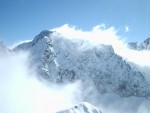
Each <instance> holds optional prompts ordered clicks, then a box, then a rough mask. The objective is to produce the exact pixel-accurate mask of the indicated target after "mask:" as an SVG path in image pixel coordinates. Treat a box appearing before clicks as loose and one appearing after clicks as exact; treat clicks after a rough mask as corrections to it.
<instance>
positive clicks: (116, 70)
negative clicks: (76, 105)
mask: <svg viewBox="0 0 150 113" xmlns="http://www.w3.org/2000/svg"><path fill="white" fill-rule="evenodd" d="M19 50H25V51H30V52H31V58H32V59H33V62H32V63H33V64H36V65H37V71H38V73H39V74H40V75H41V77H42V78H45V79H47V80H49V81H53V82H57V83H66V82H73V81H76V80H81V81H82V82H83V84H84V85H85V86H86V84H91V85H93V86H94V87H95V88H96V89H97V90H98V91H99V93H106V92H109V93H115V94H119V95H120V96H126V97H127V96H139V97H145V96H150V84H149V83H148V82H147V81H146V79H145V78H144V76H143V75H142V74H141V73H140V72H139V71H138V70H135V69H134V68H132V67H130V65H128V63H127V62H126V61H124V60H123V59H122V58H121V57H120V56H118V55H117V54H115V52H114V50H113V48H112V46H109V45H102V44H99V45H97V44H96V45H94V44H93V45H92V44H91V43H90V42H88V41H84V40H77V39H73V40H72V39H67V38H64V37H63V36H61V34H59V33H57V32H52V31H48V30H45V31H42V32H41V33H40V34H39V35H37V36H36V37H35V38H34V40H33V41H31V42H28V43H23V44H20V45H18V46H17V47H16V48H14V51H19Z"/></svg>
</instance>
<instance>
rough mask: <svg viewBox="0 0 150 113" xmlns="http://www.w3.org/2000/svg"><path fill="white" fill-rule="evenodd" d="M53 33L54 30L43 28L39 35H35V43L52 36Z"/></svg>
mask: <svg viewBox="0 0 150 113" xmlns="http://www.w3.org/2000/svg"><path fill="white" fill-rule="evenodd" d="M52 33H53V31H49V30H43V31H41V32H40V33H39V34H38V35H37V36H35V38H34V40H33V43H34V44H35V43H37V42H38V41H39V40H42V39H43V38H50V36H51V34H52Z"/></svg>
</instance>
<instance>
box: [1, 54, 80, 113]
mask: <svg viewBox="0 0 150 113" xmlns="http://www.w3.org/2000/svg"><path fill="white" fill-rule="evenodd" d="M29 63H30V60H29V53H25V52H20V53H16V54H13V55H8V56H5V57H0V100H1V101H0V112H1V113H54V112H56V111H58V110H60V109H64V108H66V107H71V106H72V105H74V104H75V103H76V102H77V101H78V100H77V99H76V95H77V94H78V92H77V91H78V90H77V88H78V84H79V83H73V84H68V85H64V86H59V85H54V84H47V85H46V84H45V83H42V82H40V81H38V80H37V79H36V76H37V74H36V72H35V71H34V70H33V69H32V68H30V66H29V65H30V64H29Z"/></svg>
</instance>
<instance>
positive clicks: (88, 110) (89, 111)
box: [57, 102, 101, 113]
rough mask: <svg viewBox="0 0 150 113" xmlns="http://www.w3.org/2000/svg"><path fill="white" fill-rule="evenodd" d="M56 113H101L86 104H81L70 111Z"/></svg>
mask: <svg viewBox="0 0 150 113" xmlns="http://www.w3.org/2000/svg"><path fill="white" fill-rule="evenodd" d="M57 113H101V111H99V110H98V109H97V108H96V107H94V106H92V105H91V104H89V103H87V102H82V103H80V104H78V105H75V106H74V107H72V108H70V109H66V110H62V111H59V112H57Z"/></svg>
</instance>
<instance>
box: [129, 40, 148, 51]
mask: <svg viewBox="0 0 150 113" xmlns="http://www.w3.org/2000/svg"><path fill="white" fill-rule="evenodd" d="M128 47H129V48H130V49H134V50H140V51H141V50H150V37H149V38H147V39H146V40H144V41H143V42H141V43H137V42H131V43H129V44H128Z"/></svg>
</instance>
